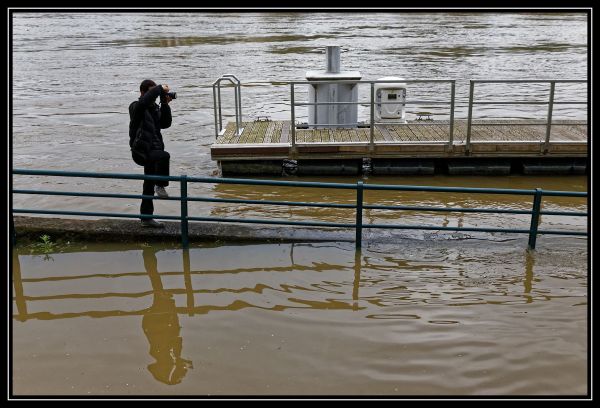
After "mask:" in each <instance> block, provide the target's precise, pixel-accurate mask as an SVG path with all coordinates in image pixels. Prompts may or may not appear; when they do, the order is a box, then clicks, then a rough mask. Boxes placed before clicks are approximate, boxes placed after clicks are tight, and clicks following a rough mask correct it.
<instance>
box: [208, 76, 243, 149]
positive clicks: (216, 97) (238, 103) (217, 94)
mask: <svg viewBox="0 0 600 408" xmlns="http://www.w3.org/2000/svg"><path fill="white" fill-rule="evenodd" d="M221 81H229V82H231V83H232V84H233V87H234V90H233V92H234V97H235V134H236V135H238V136H239V135H240V134H241V133H242V131H243V129H240V125H241V123H242V91H241V82H240V80H239V79H237V77H236V76H235V75H233V74H225V75H221V77H220V78H219V79H217V80H216V81H215V82H213V84H212V89H213V109H214V113H215V138H218V137H219V134H220V133H221V130H223V114H222V111H221Z"/></svg>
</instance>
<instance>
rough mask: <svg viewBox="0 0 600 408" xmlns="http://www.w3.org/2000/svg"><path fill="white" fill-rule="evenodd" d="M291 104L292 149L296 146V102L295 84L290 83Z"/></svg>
mask: <svg viewBox="0 0 600 408" xmlns="http://www.w3.org/2000/svg"><path fill="white" fill-rule="evenodd" d="M290 105H291V108H292V109H291V115H292V117H291V121H292V123H290V126H291V127H292V128H291V129H290V130H291V131H292V149H295V148H296V112H295V109H296V106H295V105H296V102H295V101H294V84H293V83H292V84H290Z"/></svg>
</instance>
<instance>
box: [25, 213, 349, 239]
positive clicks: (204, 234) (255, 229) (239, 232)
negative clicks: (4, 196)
mask: <svg viewBox="0 0 600 408" xmlns="http://www.w3.org/2000/svg"><path fill="white" fill-rule="evenodd" d="M159 221H161V220H159ZM14 222H15V231H16V236H17V243H19V241H20V240H23V239H25V240H31V241H36V242H39V240H40V236H41V235H44V234H47V235H49V236H50V237H51V238H52V240H53V241H56V240H65V241H67V240H70V241H98V242H99V241H103V242H150V241H151V242H181V231H180V225H179V222H172V221H161V222H163V223H164V224H165V228H160V229H158V228H156V229H155V228H143V227H142V226H141V225H140V221H139V220H131V219H114V218H111V219H99V220H82V219H67V218H42V217H20V216H15V217H14ZM188 231H189V234H188V235H189V241H190V242H202V241H217V240H220V241H228V242H238V241H259V242H265V241H276V242H331V241H345V242H353V241H354V230H352V229H342V228H320V227H295V226H268V225H260V224H257V225H244V224H239V223H238V224H236V223H231V224H224V223H212V222H190V223H189V228H188Z"/></svg>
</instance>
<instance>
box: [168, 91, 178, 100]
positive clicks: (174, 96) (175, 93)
mask: <svg viewBox="0 0 600 408" xmlns="http://www.w3.org/2000/svg"><path fill="white" fill-rule="evenodd" d="M165 95H166V96H168V97H170V98H171V99H177V92H167V93H166V94H165Z"/></svg>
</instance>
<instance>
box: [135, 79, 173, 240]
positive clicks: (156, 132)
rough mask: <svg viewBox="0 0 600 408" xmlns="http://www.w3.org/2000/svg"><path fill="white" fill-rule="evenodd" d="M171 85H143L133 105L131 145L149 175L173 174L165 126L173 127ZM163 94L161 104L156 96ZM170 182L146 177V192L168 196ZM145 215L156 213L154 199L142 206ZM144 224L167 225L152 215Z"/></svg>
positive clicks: (143, 220)
mask: <svg viewBox="0 0 600 408" xmlns="http://www.w3.org/2000/svg"><path fill="white" fill-rule="evenodd" d="M168 92H169V86H168V85H156V83H155V82H154V81H152V80H150V79H146V80H144V81H142V83H141V84H140V94H141V95H140V98H139V99H138V100H137V101H134V102H132V103H131V104H130V105H129V117H130V122H129V146H130V147H131V156H132V158H133V161H134V162H135V163H136V164H138V165H140V166H144V174H146V175H160V176H168V175H169V159H170V157H171V156H170V155H169V153H168V152H166V151H165V144H164V142H163V138H162V134H161V133H160V130H161V129H166V128H168V127H169V126H171V121H172V117H171V108H170V107H169V102H170V101H171V97H170V96H169V95H167V93H168ZM159 96H160V98H161V99H160V100H161V104H160V107H159V106H158V105H157V104H156V102H155V101H156V98H158V97H159ZM168 185H169V182H168V181H154V180H144V187H143V193H142V194H143V195H150V196H153V195H154V193H155V192H156V195H157V196H158V197H161V198H166V197H168V196H169V195H168V194H167V192H166V191H165V187H166V186H168ZM140 213H141V214H150V215H151V214H154V204H153V203H152V199H142V204H141V207H140ZM142 226H144V227H154V228H162V227H164V225H163V224H161V223H159V222H156V221H155V220H154V219H152V218H142Z"/></svg>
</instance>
